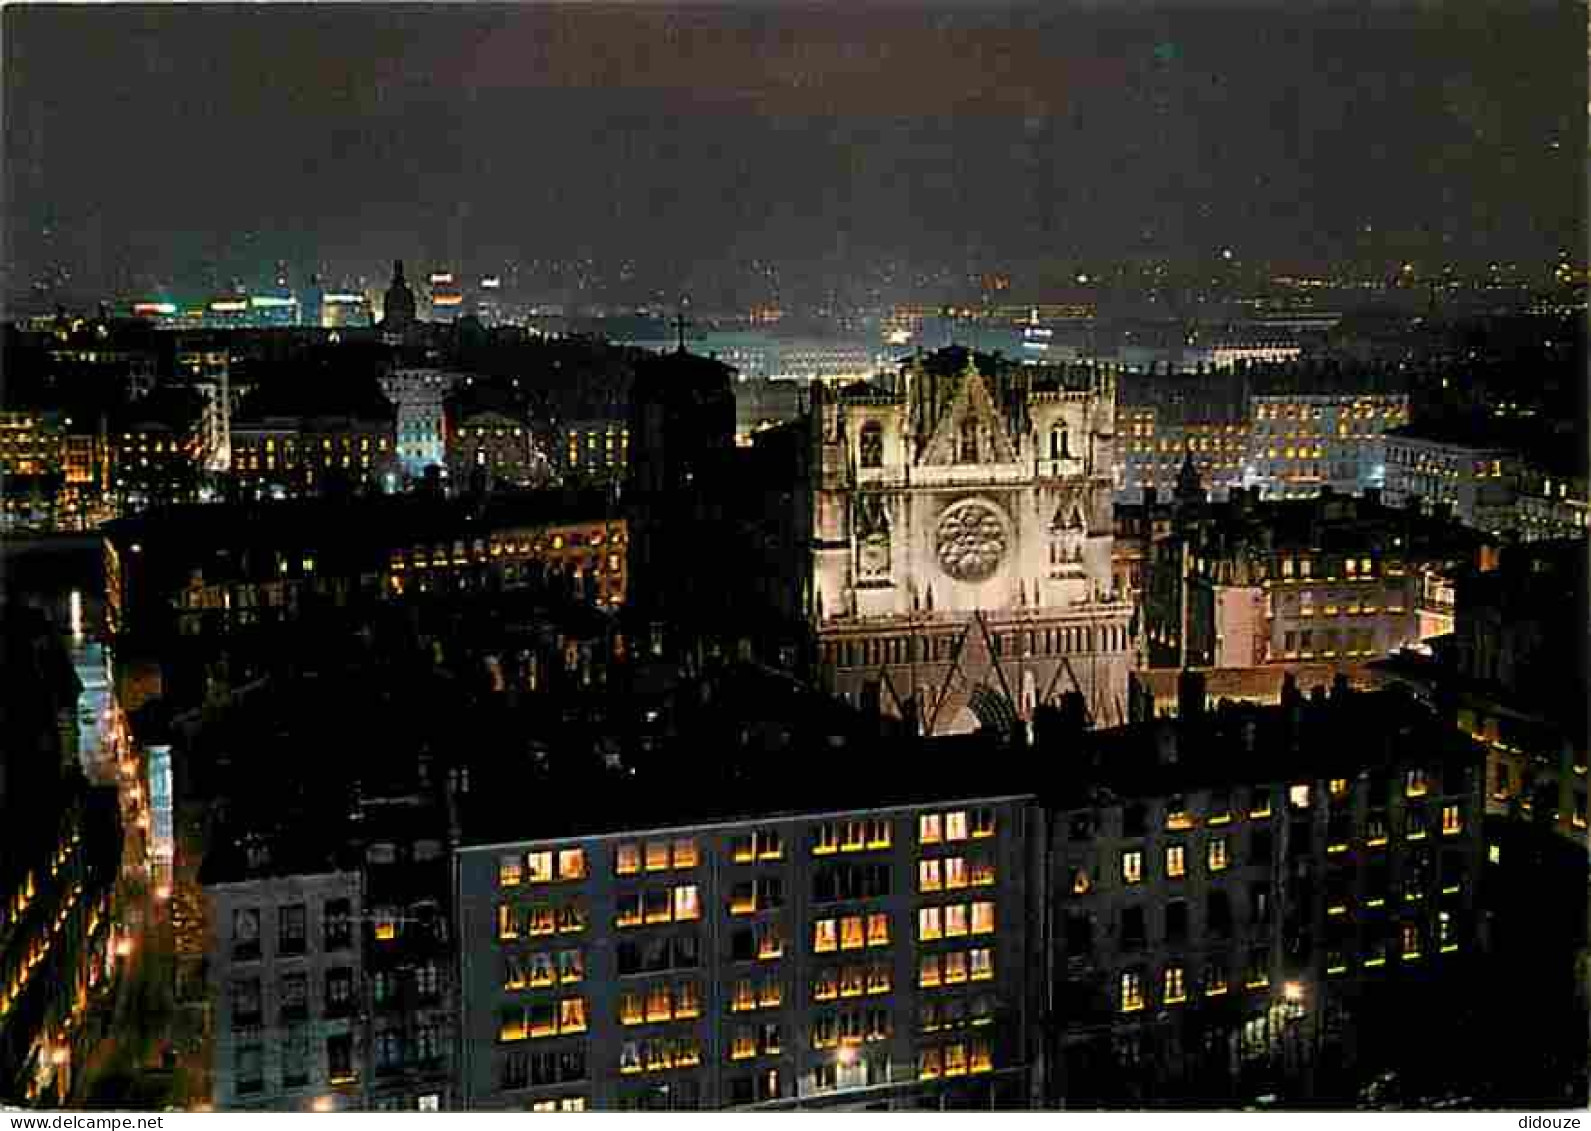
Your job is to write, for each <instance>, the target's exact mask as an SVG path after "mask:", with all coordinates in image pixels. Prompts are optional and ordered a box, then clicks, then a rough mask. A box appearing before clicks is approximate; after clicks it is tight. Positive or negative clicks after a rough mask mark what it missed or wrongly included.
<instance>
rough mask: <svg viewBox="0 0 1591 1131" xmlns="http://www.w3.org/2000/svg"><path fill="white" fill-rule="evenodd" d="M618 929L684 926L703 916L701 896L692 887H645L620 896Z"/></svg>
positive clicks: (616, 916) (616, 923)
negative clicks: (661, 924)
mask: <svg viewBox="0 0 1591 1131" xmlns="http://www.w3.org/2000/svg"><path fill="white" fill-rule="evenodd" d="M616 902H617V904H618V913H617V914H616V915H615V917H614V925H615V926H617V927H639V926H642V925H650V924H654V923H685V922H690V921H692V920H695V919H700V918H701V917H702V904H701V896H700V895H699V893H698V889H697V886H696V885H695V884H678V885H676V886H674V887H672V888H668V887H663V888H648V889H646V890H644V891H638V892H633V893H631V894H628V895H621V896H619V897H618V899H617V900H616Z"/></svg>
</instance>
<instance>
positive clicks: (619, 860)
mask: <svg viewBox="0 0 1591 1131" xmlns="http://www.w3.org/2000/svg"><path fill="white" fill-rule="evenodd" d="M640 870H641V846H640V845H638V844H621V845H619V850H618V853H617V855H616V856H615V857H614V871H616V872H617V873H618V874H619V875H621V876H633V875H635V874H636V873H637V872H639V871H640Z"/></svg>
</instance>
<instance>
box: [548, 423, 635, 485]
mask: <svg viewBox="0 0 1591 1131" xmlns="http://www.w3.org/2000/svg"><path fill="white" fill-rule="evenodd" d="M558 431H559V433H560V435H561V440H560V442H559V443H558V454H559V455H560V456H561V457H562V458H561V459H560V461H559V462H560V464H561V466H562V470H563V473H564V474H565V475H573V476H577V477H582V478H589V479H594V480H604V479H622V478H623V477H624V475H625V473H626V469H627V468H628V466H629V461H630V427H629V423H628V422H627V421H624V420H565V421H563V422H562V423H561V424H560V425H559V429H558Z"/></svg>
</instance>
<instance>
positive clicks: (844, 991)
mask: <svg viewBox="0 0 1591 1131" xmlns="http://www.w3.org/2000/svg"><path fill="white" fill-rule="evenodd" d="M1033 820H1034V818H1033V815H1032V808H1031V798H1018V797H992V798H984V799H976V800H969V801H966V802H957V803H954V804H944V805H933V806H904V807H897V808H875V809H866V810H856V811H849V812H835V813H815V814H810V815H803V816H800V817H793V816H770V817H768V818H766V819H759V820H737V821H729V822H721V823H720V822H714V823H711V824H702V825H691V826H679V827H673V828H655V829H648V830H645V831H635V832H621V833H613V834H606V835H601V836H574V837H566V838H562V839H559V840H555V841H524V842H514V843H498V844H489V845H480V846H471V847H468V848H464V849H461V850H460V851H459V852H458V853H457V855H456V857H455V868H456V872H457V875H456V885H457V889H458V892H459V902H458V909H457V919H458V923H459V945H460V952H461V955H462V960H461V970H462V979H463V981H462V985H461V987H460V990H461V1000H462V1003H463V1004H462V1010H461V1026H462V1033H461V1037H462V1042H461V1051H462V1056H463V1060H462V1063H461V1081H462V1088H463V1096H462V1098H463V1102H464V1106H465V1107H467V1108H469V1109H472V1110H498V1111H504V1110H529V1111H576V1110H585V1109H588V1108H598V1109H624V1110H669V1109H676V1110H695V1109H698V1108H702V1109H720V1108H731V1107H733V1108H770V1109H771V1108H781V1107H804V1106H850V1107H880V1108H888V1107H916V1106H929V1107H938V1106H941V1105H943V1104H946V1103H961V1102H969V1101H970V1099H971V1097H978V1099H977V1102H979V1103H981V1104H982V1105H983V1106H985V1107H987V1106H989V1105H990V1104H991V1103H1007V1104H1014V1105H1018V1106H1026V1105H1028V1104H1030V1103H1031V1102H1032V1094H1031V1090H1030V1089H1031V1084H1032V1080H1031V1077H1030V1076H1029V1069H1030V1067H1031V1065H1030V1057H1031V1053H1032V1049H1031V1043H1032V1041H1033V1039H1034V1034H1035V1032H1036V1029H1035V1028H1034V1025H1035V1019H1034V1018H1033V1016H1032V1014H1031V1012H1030V1010H1029V1009H1028V1006H1027V1000H1028V995H1029V994H1030V993H1031V992H1032V986H1031V985H1030V983H1029V979H1030V977H1032V976H1033V972H1034V971H1035V970H1036V969H1037V967H1036V966H1035V965H1034V964H1033V958H1034V955H1033V954H1032V953H1031V952H1030V948H1031V946H1032V945H1033V943H1034V941H1035V940H1034V939H1032V938H1031V937H1030V935H1029V932H1028V927H1027V923H1028V918H1029V916H1028V913H1027V905H1026V901H1027V899H1028V898H1029V893H1028V888H1027V884H1028V883H1029V882H1030V881H1029V878H1028V872H1027V869H1028V866H1029V862H1028V860H1027V854H1028V852H1029V846H1030V841H1029V837H1030V836H1031V835H1032V833H1031V829H1032V827H1033V824H1032V822H1033ZM958 1097H959V1098H958Z"/></svg>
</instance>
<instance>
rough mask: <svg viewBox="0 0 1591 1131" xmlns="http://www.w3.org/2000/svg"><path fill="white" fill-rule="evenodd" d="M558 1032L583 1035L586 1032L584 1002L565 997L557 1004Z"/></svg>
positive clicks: (575, 998)
mask: <svg viewBox="0 0 1591 1131" xmlns="http://www.w3.org/2000/svg"><path fill="white" fill-rule="evenodd" d="M558 1031H559V1032H560V1033H584V1032H585V1031H586V1000H585V998H579V997H566V998H564V999H563V1000H562V1001H560V1002H559V1003H558Z"/></svg>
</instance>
